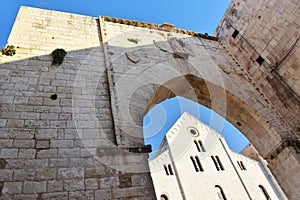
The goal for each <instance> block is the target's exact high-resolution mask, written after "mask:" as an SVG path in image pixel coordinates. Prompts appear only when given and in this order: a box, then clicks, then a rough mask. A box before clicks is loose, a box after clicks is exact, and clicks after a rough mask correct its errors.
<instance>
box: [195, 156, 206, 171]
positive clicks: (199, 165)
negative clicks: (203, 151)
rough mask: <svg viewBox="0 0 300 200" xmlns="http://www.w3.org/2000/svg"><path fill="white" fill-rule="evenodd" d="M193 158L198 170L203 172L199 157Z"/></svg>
mask: <svg viewBox="0 0 300 200" xmlns="http://www.w3.org/2000/svg"><path fill="white" fill-rule="evenodd" d="M195 158H196V162H197V164H198V167H199V170H200V172H203V171H204V170H203V167H202V165H201V162H200V159H199V157H198V156H196V157H195Z"/></svg>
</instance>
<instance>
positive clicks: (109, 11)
mask: <svg viewBox="0 0 300 200" xmlns="http://www.w3.org/2000/svg"><path fill="white" fill-rule="evenodd" d="M229 3H230V0H209V1H208V0H207V1H199V0H185V1H183V0H173V1H163V0H151V1H143V0H115V1H108V0H105V1H104V0H89V1H82V0H62V1H58V0H9V1H4V2H2V3H1V7H0V47H4V46H5V45H6V43H7V38H8V35H9V33H10V31H11V28H12V26H13V22H14V20H15V18H16V15H17V13H18V10H19V8H20V6H31V7H37V8H44V9H49V10H58V11H64V12H70V13H77V14H83V15H88V16H95V17H97V16H99V15H100V16H111V17H118V18H124V19H131V20H137V21H145V22H149V23H156V24H162V23H164V22H167V23H171V24H174V25H175V27H177V28H182V29H187V30H192V31H195V32H199V33H208V34H209V35H212V34H213V32H214V30H215V28H216V27H217V25H218V23H219V21H220V20H221V17H222V16H223V14H224V12H225V10H226V8H227V7H228V5H229ZM179 101H180V102H181V103H180V104H181V106H182V105H184V106H183V108H184V109H183V110H179V109H177V108H178V99H175V100H174V99H173V100H168V101H165V102H163V103H162V104H161V105H159V106H158V107H156V108H154V109H152V110H151V112H152V113H150V114H148V116H146V120H145V123H146V124H148V126H147V127H146V128H145V131H146V132H147V131H148V132H151V131H152V133H153V132H157V133H158V134H157V135H158V137H157V138H154V137H153V138H148V139H149V140H147V141H146V142H151V143H152V144H153V143H156V145H159V142H160V140H161V139H162V137H163V133H165V132H166V131H167V130H168V128H170V127H171V126H172V124H173V123H174V122H175V121H176V120H177V118H178V117H179V116H180V115H181V112H182V111H189V112H191V113H192V114H193V115H194V116H196V117H198V118H200V119H201V120H202V121H204V122H205V123H207V124H210V119H211V115H210V112H211V111H210V110H208V109H207V108H205V107H201V106H200V107H199V106H198V105H197V106H195V105H194V103H192V102H190V101H186V100H182V99H180V100H179ZM191 108H192V109H191ZM195 108H196V109H195ZM161 112H167V119H166V120H167V121H166V123H165V124H164V125H165V126H163V127H162V124H161V120H162V119H160V118H158V117H157V118H153V115H154V114H155V113H156V115H155V116H163V115H162V113H161ZM151 116H152V119H150V117H151ZM154 119H156V120H154ZM147 120H148V121H147ZM151 120H152V121H151ZM150 121H151V123H150ZM154 122H155V123H154ZM157 123H158V124H157ZM151 128H152V129H153V130H151ZM219 131H222V134H224V135H225V138H226V140H227V141H228V143H229V146H230V147H231V148H232V149H233V150H235V151H240V150H241V149H242V148H243V147H244V146H245V145H246V142H245V139H244V138H240V137H237V135H238V132H236V130H235V128H233V126H232V125H230V124H229V123H225V125H224V127H223V130H219ZM154 149H155V144H154Z"/></svg>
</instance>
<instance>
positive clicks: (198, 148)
mask: <svg viewBox="0 0 300 200" xmlns="http://www.w3.org/2000/svg"><path fill="white" fill-rule="evenodd" d="M194 143H195V145H196V147H197V150H198V152H201V149H200V147H199V145H198V143H197V141H196V140H194Z"/></svg>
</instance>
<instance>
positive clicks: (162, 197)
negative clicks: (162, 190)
mask: <svg viewBox="0 0 300 200" xmlns="http://www.w3.org/2000/svg"><path fill="white" fill-rule="evenodd" d="M168 199H169V198H168V197H167V195H165V194H162V195H160V200H168Z"/></svg>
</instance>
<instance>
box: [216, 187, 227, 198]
mask: <svg viewBox="0 0 300 200" xmlns="http://www.w3.org/2000/svg"><path fill="white" fill-rule="evenodd" d="M215 189H216V192H217V195H218V197H219V199H220V200H227V199H226V196H225V194H224V191H223V189H222V188H221V187H220V186H219V185H215Z"/></svg>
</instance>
